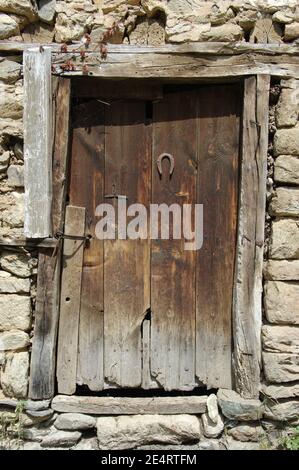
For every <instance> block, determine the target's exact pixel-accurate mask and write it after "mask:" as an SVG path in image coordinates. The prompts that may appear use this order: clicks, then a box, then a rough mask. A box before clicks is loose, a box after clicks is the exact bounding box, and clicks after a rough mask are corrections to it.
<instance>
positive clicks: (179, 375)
mask: <svg viewBox="0 0 299 470" xmlns="http://www.w3.org/2000/svg"><path fill="white" fill-rule="evenodd" d="M196 116H197V99H196V92H194V91H182V92H174V93H171V92H169V93H165V95H164V99H163V101H161V102H159V103H156V104H154V113H153V160H152V161H153V167H152V175H153V176H152V178H153V182H152V204H165V205H168V207H169V206H171V205H172V204H176V205H178V207H179V211H180V209H182V207H183V204H195V202H196V160H197V130H196V128H197V122H196ZM165 152H166V153H168V154H171V155H172V156H173V158H174V172H173V174H172V176H171V178H170V175H169V162H168V161H163V172H162V176H160V175H159V172H158V169H157V159H158V157H159V156H160V155H161V154H163V153H165ZM180 212H181V211H180ZM174 219H175V218H174V217H172V216H169V229H170V230H169V234H170V238H169V239H161V238H160V239H153V240H152V241H151V310H152V315H151V373H152V376H153V377H154V378H155V380H156V381H157V382H158V383H159V385H160V386H161V387H163V388H164V389H165V390H190V389H192V388H193V387H194V386H195V251H191V250H186V249H185V242H184V239H183V236H182V238H180V239H174V234H173V228H174V227H175V228H176V229H177V228H180V227H182V223H181V222H180V221H178V220H174ZM161 225H162V224H161ZM159 237H161V234H160V235H159Z"/></svg>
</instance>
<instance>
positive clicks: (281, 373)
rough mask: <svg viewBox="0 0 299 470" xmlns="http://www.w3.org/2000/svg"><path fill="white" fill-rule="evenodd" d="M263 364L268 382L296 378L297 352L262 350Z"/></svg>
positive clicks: (298, 363) (279, 381)
mask: <svg viewBox="0 0 299 470" xmlns="http://www.w3.org/2000/svg"><path fill="white" fill-rule="evenodd" d="M263 364H264V374H265V378H266V380H267V381H268V382H272V383H283V382H292V381H294V380H298V374H299V354H287V353H270V352H264V353H263Z"/></svg>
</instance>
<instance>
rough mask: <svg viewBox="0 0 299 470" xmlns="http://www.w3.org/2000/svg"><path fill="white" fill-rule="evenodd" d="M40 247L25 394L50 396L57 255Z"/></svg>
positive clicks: (56, 315) (38, 397)
mask: <svg viewBox="0 0 299 470" xmlns="http://www.w3.org/2000/svg"><path fill="white" fill-rule="evenodd" d="M57 255H58V260H56V257H53V250H52V249H40V252H39V260H38V273H37V292H36V306H35V324H34V340H33V343H32V352H31V363H30V380H29V397H30V398H31V399H33V400H43V399H47V398H52V397H53V396H54V392H55V367H56V340H57V329H58V319H59V278H60V261H59V260H60V257H59V253H58V254H57Z"/></svg>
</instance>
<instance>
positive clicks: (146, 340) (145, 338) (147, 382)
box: [142, 320, 159, 390]
mask: <svg viewBox="0 0 299 470" xmlns="http://www.w3.org/2000/svg"><path fill="white" fill-rule="evenodd" d="M142 388H143V389H144V390H150V389H152V388H159V385H158V384H157V382H155V381H154V380H153V377H152V374H151V322H150V320H144V322H143V323H142Z"/></svg>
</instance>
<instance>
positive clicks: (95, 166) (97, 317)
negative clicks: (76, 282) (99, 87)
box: [69, 100, 105, 391]
mask: <svg viewBox="0 0 299 470" xmlns="http://www.w3.org/2000/svg"><path fill="white" fill-rule="evenodd" d="M104 115H105V111H104V105H103V104H101V103H99V102H98V101H96V100H94V101H90V102H87V103H84V104H80V105H77V106H74V108H73V116H72V128H73V134H72V158H71V172H70V173H71V178H70V187H69V199H70V204H72V205H74V206H79V207H84V208H85V210H86V227H85V232H86V235H89V236H91V237H92V239H91V240H90V241H89V243H88V245H87V246H85V248H84V258H83V271H82V287H81V301H80V324H79V349H78V368H77V382H78V384H80V385H83V384H86V385H88V387H89V388H90V390H93V391H96V390H101V389H102V388H103V385H104V375H103V345H104V338H103V309H104V304H103V302H104V297H103V282H104V281H103V273H104V271H103V241H102V240H98V239H96V237H95V225H96V223H97V219H96V216H95V212H96V207H97V205H98V204H101V203H102V202H103V196H104V165H105V162H104V158H105V133H104Z"/></svg>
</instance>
